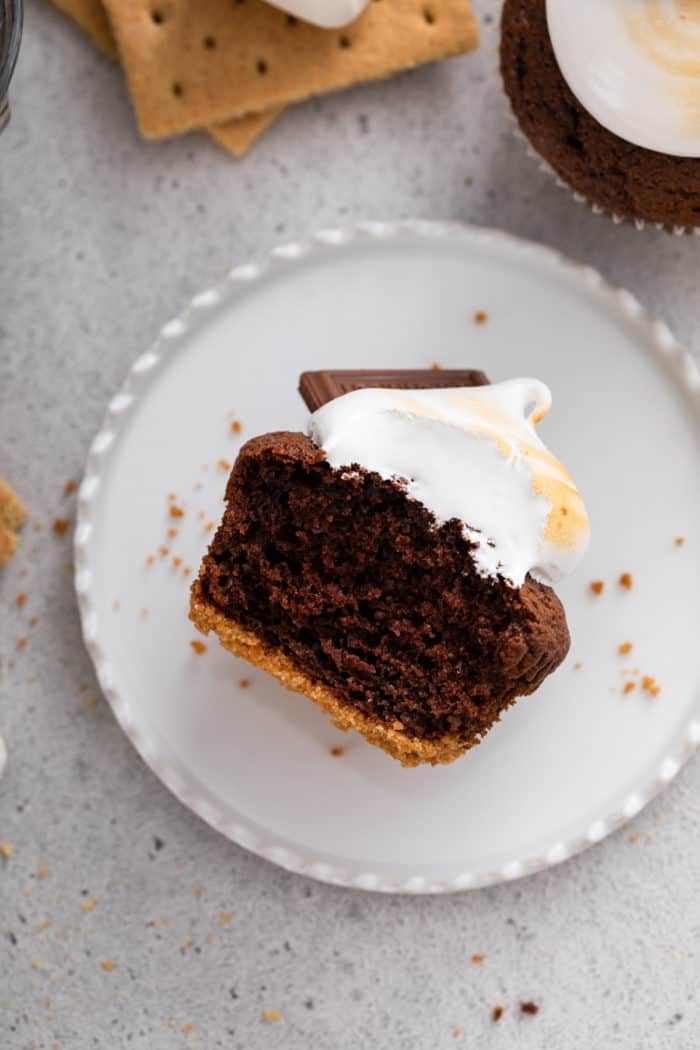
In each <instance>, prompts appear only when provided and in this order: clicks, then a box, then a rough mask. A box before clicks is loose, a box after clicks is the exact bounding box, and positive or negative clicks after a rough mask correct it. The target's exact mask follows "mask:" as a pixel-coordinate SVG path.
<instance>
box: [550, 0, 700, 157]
mask: <svg viewBox="0 0 700 1050" xmlns="http://www.w3.org/2000/svg"><path fill="white" fill-rule="evenodd" d="M547 23H548V27H549V35H550V38H551V41H552V47H553V49H554V54H555V55H556V59H557V63H558V65H559V68H560V69H561V72H562V75H563V77H564V79H565V80H566V82H567V84H568V85H569V87H570V88H571V90H572V91H573V93H574V95H576V97H577V98H578V100H579V102H581V104H582V105H583V106H585V108H586V109H587V110H588V112H589V113H591V114H592V116H594V117H595V119H596V120H597V121H598V123H599V124H602V125H603V127H605V128H607V129H608V130H609V131H612V132H613V133H614V134H615V135H619V136H620V138H623V139H625V140H626V141H627V142H632V143H634V144H635V145H637V146H643V147H644V148H645V149H650V150H656V151H657V152H659V153H669V154H671V155H673V156H678V157H700V0H585V2H583V3H580V2H579V3H577V2H576V0H547Z"/></svg>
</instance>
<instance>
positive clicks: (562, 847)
mask: <svg viewBox="0 0 700 1050" xmlns="http://www.w3.org/2000/svg"><path fill="white" fill-rule="evenodd" d="M481 310H483V311H486V312H487V313H488V321H487V323H486V324H482V325H477V324H475V323H474V319H473V318H474V314H475V313H476V312H477V311H481ZM433 361H439V362H440V363H441V364H442V365H443V366H445V367H463V366H475V367H479V368H484V369H486V370H487V372H488V373H489V375H490V376H491V378H492V379H494V380H499V379H505V378H507V377H509V376H516V375H523V374H531V375H535V376H538V377H540V378H542V379H544V380H546V382H547V383H548V384H549V385H550V386H551V388H552V390H553V394H554V408H553V410H552V413H551V415H550V417H549V418H548V419H547V420H546V421H545V422H544V423H543V424H542V428H541V430H542V434H543V437H544V439H545V441H546V442H547V444H548V445H550V447H551V448H553V449H554V450H555V451H556V452H557V453H558V454H560V455H561V457H562V458H563V460H564V462H565V463H566V464H567V465H568V466H569V468H570V469H571V471H572V473H573V474H574V476H575V478H576V479H577V481H578V482H579V485H580V487H581V489H582V491H583V493H584V495H585V497H586V499H587V503H588V508H589V511H590V515H591V518H592V522H593V542H592V545H591V548H590V552H589V554H588V555H587V557H586V560H585V562H584V564H583V567H582V569H581V570H580V572H579V573H578V575H577V576H576V578H574V579H571V580H569V581H567V582H566V583H565V584H564V585H563V586H562V587H561V588H560V594H561V597H562V599H563V601H564V603H565V605H566V608H567V611H568V617H569V623H570V627H571V633H572V636H573V646H572V650H571V654H570V656H569V658H568V659H567V660H566V662H565V663H564V665H563V666H562V667H561V668H560V669H559V670H558V671H557V672H556V673H555V674H554V675H552V676H551V677H550V678H549V679H548V680H547V681H546V683H545V684H544V685H543V687H542V688H541V689H540V690H539V692H538V693H537V694H536V695H535V696H533V697H530V698H526V699H524V700H521V701H520V702H519V703H518V704H517V705H516V706H515V707H514V708H512V709H511V710H510V711H509V712H508V713H507V714H506V716H505V717H504V718H503V721H502V722H501V723H500V724H499V725H498V726H496V727H495V729H494V730H493V731H492V732H491V733H490V734H489V736H488V737H487V739H486V741H485V742H484V743H483V744H482V745H481V746H480V747H478V748H476V749H475V750H473V751H472V752H471V753H468V754H467V755H466V756H465V757H464V758H462V759H461V760H459V761H458V762H456V763H454V764H453V765H452V766H448V767H441V768H436V769H432V768H419V769H413V770H411V769H403V768H401V766H399V765H398V764H397V763H396V762H394V761H393V760H392V759H390V758H389V757H388V756H387V755H385V754H384V753H383V752H382V751H379V750H376V749H374V748H372V747H370V746H369V745H368V744H366V743H365V742H364V741H363V740H361V739H360V738H358V737H357V736H355V735H352V736H349V737H345V736H343V735H342V734H341V733H339V732H338V731H337V730H336V729H334V727H333V726H332V725H331V723H330V722H329V721H328V720H327V719H326V717H325V716H324V715H323V714H322V713H321V712H320V711H319V710H318V709H317V708H316V707H314V706H313V705H312V704H310V703H309V702H308V701H307V700H305V699H303V698H301V697H298V696H295V695H293V694H290V693H287V692H286V691H285V690H283V689H282V688H281V687H280V686H279V685H278V684H277V683H276V682H275V681H274V680H273V679H271V678H269V677H267V676H266V675H265V674H263V673H262V672H260V671H257V670H255V669H252V668H249V667H248V666H247V665H245V664H244V663H243V662H241V661H237V660H236V659H234V658H233V657H231V656H230V655H228V654H227V653H225V652H224V651H222V650H220V649H219V647H218V645H217V643H216V641H215V640H211V639H210V640H209V642H208V651H207V652H206V653H205V654H204V655H197V654H196V653H195V652H194V651H193V650H192V648H191V647H190V641H191V640H192V639H195V638H196V637H197V635H196V632H195V631H194V630H193V628H192V626H191V625H190V624H189V622H188V619H187V609H188V583H189V580H190V579H191V578H192V576H190V577H188V578H186V577H185V576H184V575H183V569H184V568H187V567H190V568H191V569H192V573H193V574H194V573H196V570H197V567H198V564H199V560H200V557H201V555H202V554H203V552H204V549H205V546H206V544H207V542H208V538H207V535H205V533H204V525H205V524H207V523H208V521H209V520H218V517H219V516H220V513H221V510H222V504H221V498H222V495H223V490H224V484H225V480H226V475H225V472H224V469H223V468H220V467H218V466H217V461H218V460H219V459H220V458H222V457H223V458H224V459H226V460H228V461H232V460H233V459H234V458H235V456H236V453H237V450H238V448H239V446H240V443H241V440H242V439H244V438H246V437H251V436H253V435H255V434H258V433H261V432H264V431H268V430H277V429H285V428H291V429H294V428H297V429H298V428H303V427H304V424H305V419H306V413H305V409H304V406H303V404H302V402H301V400H300V398H299V396H298V395H297V393H296V386H297V380H298V376H299V373H300V372H301V371H303V370H304V369H317V368H323V367H341V368H342V367H359V368H362V367H378V366H386V367H426V366H427V365H430V364H431V363H432V362H433ZM699 405H700V379H699V377H698V372H697V370H696V368H695V366H694V364H693V362H692V361H691V359H690V358H689V357H688V356H687V355H686V354H685V353H683V352H682V351H681V350H680V349H679V348H678V346H677V345H676V343H675V342H674V339H673V337H672V336H671V334H670V333H669V331H668V329H667V328H666V327H665V326H663V325H661V324H659V323H656V322H653V321H652V320H650V319H649V318H648V317H647V315H646V314H645V313H644V311H643V310H642V308H641V307H640V306H639V305H638V303H637V302H636V301H635V300H634V299H633V298H632V297H631V296H630V295H629V294H627V293H625V292H620V291H616V290H613V289H611V288H610V287H608V286H607V285H606V284H604V282H603V281H602V279H601V278H600V277H599V276H598V274H596V273H595V272H594V271H593V270H591V269H588V268H585V267H580V266H577V265H574V264H571V263H569V262H567V261H565V260H563V259H562V258H561V257H559V256H558V255H556V254H555V253H554V252H552V251H550V250H548V249H546V248H542V247H538V246H536V245H533V244H528V243H525V242H522V241H518V240H515V239H514V238H512V237H509V236H507V235H505V234H503V233H497V232H492V231H485V230H478V229H469V228H465V227H461V226H456V225H446V224H428V223H404V224H398V225H395V224H380V223H376V224H371V225H366V226H363V227H359V228H357V229H355V230H351V231H337V230H332V231H327V232H325V233H322V234H319V235H318V236H317V237H315V238H313V239H311V240H309V241H306V242H303V243H298V244H292V245H287V246H285V247H283V248H280V249H278V250H277V251H274V252H273V253H272V254H271V255H270V256H269V257H268V258H267V259H265V260H264V261H262V262H261V263H254V264H250V265H247V266H241V267H237V268H236V269H234V270H232V271H231V273H230V274H229V275H228V277H227V278H226V279H225V280H224V281H223V282H222V283H221V284H220V285H218V286H217V287H216V288H212V289H211V290H210V291H207V292H204V293H203V294H202V295H200V296H198V297H197V298H196V299H195V300H194V301H193V302H192V303H191V304H190V306H189V307H188V308H187V310H186V311H185V313H184V314H183V315H182V316H181V317H179V318H178V319H177V320H175V321H172V322H171V323H170V324H167V325H166V326H165V328H163V330H162V332H161V334H160V337H159V339H158V341H157V343H156V344H155V346H154V347H153V348H152V349H151V350H150V351H148V353H146V354H145V355H144V356H143V357H141V358H139V360H138V361H137V362H136V363H135V365H134V366H133V369H132V371H131V375H130V376H129V379H128V381H127V384H126V386H125V387H124V389H123V391H122V392H121V393H120V394H118V395H117V396H116V397H115V398H114V400H113V401H112V403H111V404H110V407H109V412H108V414H107V418H106V421H105V424H104V427H103V429H102V431H101V432H100V434H99V435H98V436H97V438H96V439H95V442H94V444H93V446H92V450H91V452H90V457H89V460H88V465H87V472H86V476H85V480H84V481H83V484H82V486H81V489H80V500H79V523H78V529H77V533H76V566H77V570H76V571H77V580H76V583H77V591H78V596H79V601H80V608H81V613H82V618H83V627H84V634H85V640H86V643H87V646H88V648H89V650H90V653H91V655H92V658H93V660H94V662H95V667H96V670H97V674H98V676H99V679H100V683H101V685H102V688H103V690H104V693H105V696H106V697H107V699H108V700H109V702H110V704H111V705H112V707H113V709H114V712H115V714H116V716H117V718H118V719H119V721H120V723H121V725H122V726H123V728H124V730H125V731H126V733H127V734H128V735H129V737H130V738H131V740H132V741H133V742H134V744H135V746H136V747H137V748H138V750H139V752H140V753H141V755H142V756H143V758H144V759H145V761H146V762H148V764H149V765H150V766H151V768H152V769H153V770H154V771H155V772H156V774H157V775H158V776H159V777H160V778H161V779H162V780H163V782H164V783H165V784H167V786H168V787H169V788H170V789H171V790H172V791H173V792H174V793H175V794H176V795H177V796H178V798H180V799H181V800H182V801H183V802H184V803H185V804H186V805H188V806H189V807H190V808H191V809H193V810H194V811H195V812H197V813H199V814H200V815H201V816H202V817H203V818H204V820H206V821H208V822H209V823H210V824H211V825H213V826H214V827H216V828H218V829H219V830H220V831H222V832H223V833H224V834H225V835H228V836H229V837H230V838H231V839H233V840H234V841H235V842H238V843H240V844H242V845H243V846H246V847H247V848H248V849H251V850H253V851H255V852H256V853H259V854H261V855H262V856H264V857H267V858H268V859H270V860H272V861H274V862H276V863H278V864H281V865H282V866H284V867H286V868H289V869H291V870H293V871H297V872H302V873H304V874H307V875H311V876H313V877H315V878H318V879H323V880H325V881H328V882H334V883H339V884H343V885H349V886H355V887H361V888H365V889H375V890H395V891H404V892H445V891H450V890H456V889H463V888H467V887H470V886H477V885H484V884H487V883H493V882H498V881H500V880H504V879H509V878H515V877H517V876H520V875H523V874H527V873H529V872H532V871H535V870H537V869H539V868H542V867H545V866H546V865H549V864H554V863H556V862H557V861H560V860H562V859H564V858H565V857H567V856H570V855H571V854H572V853H574V852H576V851H577V850H580V849H582V848H583V847H584V846H586V845H588V844H590V843H592V842H596V841H598V840H599V839H601V838H602V837H603V836H604V835H606V834H608V833H609V832H610V831H611V830H612V829H613V828H615V827H617V826H619V825H620V824H621V823H622V822H623V821H624V820H625V819H626V818H628V817H631V816H633V815H634V814H635V813H636V812H638V810H639V809H641V807H642V806H643V805H644V804H645V802H647V801H648V800H649V799H650V798H651V797H652V796H653V794H654V793H655V792H656V791H657V790H658V789H659V788H660V787H661V786H662V785H663V784H664V783H666V782H667V781H669V780H670V779H671V778H672V777H673V776H674V774H675V773H676V772H677V770H678V769H679V767H680V765H681V764H682V762H683V761H684V759H685V758H686V757H687V755H688V754H689V753H690V751H691V750H692V748H693V746H694V745H696V744H697V743H698V741H699V740H700V714H699V711H698V685H699V673H698V654H697V631H698V624H699V623H700V588H698V586H697V581H698V578H699V577H700V547H699V544H698V539H699V538H700V486H699V485H698V470H699V466H700V429H699V426H698V409H699ZM232 413H233V416H232ZM232 419H237V420H239V421H240V422H241V423H242V427H243V431H242V434H240V435H237V434H235V433H234V432H233V431H232V429H231V425H230V424H231V421H232ZM205 468H206V469H205ZM200 486H201V487H200ZM169 493H173V494H175V495H176V497H177V505H178V506H179V507H182V508H183V509H184V510H185V515H184V517H183V518H181V519H174V518H171V517H170V516H169V513H168V505H169V503H168V494H169ZM172 527H177V528H178V530H179V532H178V536H177V537H176V538H168V536H167V530H168V528H172ZM677 536H684V537H686V542H685V544H684V545H683V546H682V547H679V546H676V544H675V542H674V539H675V537H677ZM161 545H167V546H168V547H169V548H170V553H169V555H168V557H167V558H164V557H162V556H161V555H160V554H158V548H159V547H160V546H161ZM149 554H154V555H155V556H156V563H155V564H154V565H152V566H148V565H147V556H148V555H149ZM173 556H177V557H181V558H183V564H181V565H180V566H178V567H177V568H175V567H173V566H172V564H171V559H172V557H173ZM623 571H629V572H631V573H632V574H633V580H634V586H633V589H632V590H631V591H626V590H625V589H623V588H621V587H620V586H619V585H618V584H617V582H616V581H617V578H618V576H619V575H620V573H622V572H623ZM593 579H602V580H605V582H606V588H605V591H604V593H603V594H602V595H601V596H600V597H597V598H596V597H594V596H593V595H592V594H591V592H590V590H589V586H588V585H589V581H591V580H593ZM144 610H147V612H144ZM627 640H629V641H632V642H633V643H634V651H633V653H632V654H631V656H630V657H629V658H626V659H623V658H622V657H620V656H619V655H618V653H617V647H618V645H619V644H620V643H622V642H624V641H627ZM576 663H581V664H582V665H583V666H582V667H581V668H580V669H579V670H575V669H574V665H575V664H576ZM633 668H638V669H639V672H640V674H642V675H651V676H653V677H654V678H655V679H656V680H657V681H658V683H659V684H660V685H661V693H660V695H659V696H658V697H657V698H656V699H652V698H651V697H650V696H649V695H647V694H645V693H643V692H642V691H641V690H640V689H639V688H637V689H635V690H634V691H633V692H631V693H629V694H628V695H622V694H621V686H622V684H623V682H624V681H627V680H628V677H629V680H637V681H638V680H639V675H637V676H628V677H623V675H622V672H623V671H624V670H626V669H629V670H632V669H633ZM243 677H245V678H247V679H248V680H249V682H250V685H249V687H248V688H245V689H241V688H240V686H239V680H240V679H241V678H243ZM336 745H341V746H344V747H345V749H346V750H345V753H344V755H342V757H333V756H332V755H331V753H330V749H331V748H332V747H334V746H336Z"/></svg>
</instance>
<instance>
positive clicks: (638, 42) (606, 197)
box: [501, 0, 700, 233]
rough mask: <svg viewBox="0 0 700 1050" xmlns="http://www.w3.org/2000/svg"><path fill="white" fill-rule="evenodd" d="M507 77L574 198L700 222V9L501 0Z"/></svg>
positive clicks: (523, 121)
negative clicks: (502, 4)
mask: <svg viewBox="0 0 700 1050" xmlns="http://www.w3.org/2000/svg"><path fill="white" fill-rule="evenodd" d="M501 73H502V76H503V83H504V87H505V90H506V93H507V95H508V97H509V99H510V103H511V106H512V109H513V113H514V115H515V118H516V120H517V122H518V124H519V126H520V129H521V131H522V132H523V134H524V135H525V136H526V138H527V139H528V140H529V142H530V143H531V145H532V147H533V148H534V150H535V151H536V152H537V153H538V154H539V155H540V157H541V158H542V159H543V160H544V161H546V162H547V163H548V164H549V166H550V167H551V168H552V169H553V170H554V172H555V173H556V175H557V176H559V178H560V179H561V180H562V181H563V182H564V183H565V184H566V185H567V186H568V187H569V188H570V189H571V190H572V191H573V192H574V195H575V197H576V199H577V200H586V201H588V202H589V203H590V204H591V205H592V206H593V208H594V210H595V211H604V212H606V213H608V214H609V215H610V216H612V218H613V219H614V220H615V221H617V222H621V221H623V220H630V221H633V222H635V223H636V224H637V226H639V227H642V226H644V225H645V224H646V223H653V224H655V225H657V226H663V227H666V228H673V229H674V230H675V231H676V232H679V233H682V232H697V231H698V230H699V229H700V4H697V3H694V2H691V0H677V2H676V3H675V4H668V3H665V2H664V0H645V2H644V3H641V2H640V0H621V2H618V3H610V0H586V3H585V4H577V3H572V2H571V0H505V3H504V6H503V16H502V25H501Z"/></svg>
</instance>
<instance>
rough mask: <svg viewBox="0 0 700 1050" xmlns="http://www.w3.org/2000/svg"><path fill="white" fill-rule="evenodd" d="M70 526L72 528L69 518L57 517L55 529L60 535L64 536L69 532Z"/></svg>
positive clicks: (54, 524)
mask: <svg viewBox="0 0 700 1050" xmlns="http://www.w3.org/2000/svg"><path fill="white" fill-rule="evenodd" d="M69 528H70V522H69V521H68V519H67V518H56V520H55V521H54V523H53V531H54V532H55V533H56V534H57V535H58V536H64V535H65V534H66V532H68V529H69Z"/></svg>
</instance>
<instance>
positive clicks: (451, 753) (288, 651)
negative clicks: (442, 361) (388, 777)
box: [190, 372, 587, 765]
mask: <svg viewBox="0 0 700 1050" xmlns="http://www.w3.org/2000/svg"><path fill="white" fill-rule="evenodd" d="M379 375H381V376H383V381H385V382H388V381H391V380H392V379H393V382H394V384H395V385H396V384H398V382H399V381H398V380H396V377H391V378H389V377H387V374H386V373H381V374H379ZM316 378H317V377H316ZM326 379H327V376H326ZM373 381H374V382H377V381H378V378H377V374H375V376H374V377H372V376H368V377H366V378H365V379H364V380H358V378H357V374H355V373H351V374H349V376H348V375H345V377H344V378H343V377H341V384H342V383H344V384H345V387H346V388H347V385H348V384H350V385H351V386H353V385H354V386H355V387H357V386H358V385H360V383H361V382H365V383H368V384H369V383H372V382H373ZM419 381H422V382H423V383H425V382H430V383H431V386H432V389H430V390H425V389H424V390H406V389H403V390H398V389H396V388H394V389H378V388H374V389H368V388H365V389H355V390H354V392H352V393H348V394H344V395H343V396H340V397H338V398H337V399H333V400H331V401H330V402H329V403H328V404H326V405H325V406H323V407H321V408H319V409H318V410H317V411H316V412H314V414H313V415H312V417H311V423H310V428H309V432H310V436H306V435H304V434H300V433H286V432H282V433H273V434H266V435H263V436H261V437H258V438H254V439H253V440H252V441H249V442H248V443H247V444H246V445H245V446H244V447H243V448H242V450H241V452H240V454H239V457H238V459H237V461H236V464H235V466H234V468H233V472H232V474H231V477H230V479H229V482H228V486H227V490H226V503H227V508H226V512H225V514H224V518H223V521H222V523H221V525H220V527H219V529H218V531H217V533H216V535H215V537H214V540H213V542H212V544H211V547H210V549H209V552H208V554H207V555H206V557H205V559H204V562H203V564H202V568H201V572H200V575H199V579H198V581H197V582H196V583H195V584H194V587H193V589H192V600H191V612H190V615H191V618H192V620H193V621H194V623H195V624H196V625H197V627H198V628H199V629H200V630H201V631H203V632H204V633H208V632H209V631H212V630H213V631H215V632H216V634H217V635H218V637H219V640H220V641H221V643H222V645H223V646H224V647H225V648H227V649H229V650H230V651H231V652H233V653H236V654H237V655H239V656H242V657H244V658H245V659H247V660H249V661H250V662H251V663H253V664H255V665H256V666H258V667H261V668H263V669H264V670H267V671H269V672H270V673H271V674H273V675H275V676H276V677H277V678H278V679H279V680H280V681H281V682H283V683H284V684H285V685H286V686H288V687H289V688H290V689H293V690H295V691H297V692H300V693H303V694H304V695H306V696H308V697H309V698H310V699H311V700H313V701H314V702H315V703H317V704H318V705H319V706H320V707H322V708H323V709H324V710H326V711H327V712H328V713H329V714H330V715H331V717H332V718H333V721H334V722H335V723H336V724H337V725H338V726H339V727H340V728H341V729H350V728H353V729H356V730H357V731H358V732H360V733H361V734H362V735H363V736H364V737H365V738H366V739H367V740H369V741H370V743H373V744H376V745H378V746H379V747H382V748H383V749H384V750H385V751H387V752H388V753H389V754H391V755H393V756H394V757H395V758H398V759H399V760H400V761H401V762H402V763H403V764H404V765H417V764H418V763H421V762H429V763H433V764H435V763H440V762H451V761H453V760H454V759H455V758H457V757H458V756H459V755H460V754H462V753H463V752H464V751H465V750H466V749H468V748H469V747H472V746H473V745H474V744H476V743H478V742H479V741H480V740H481V739H482V737H483V735H484V734H485V733H486V732H487V730H488V729H489V728H490V727H491V726H492V725H493V724H494V722H496V721H497V720H498V718H499V716H500V714H501V712H502V711H503V710H504V709H505V708H506V707H507V706H508V705H509V704H511V703H512V702H513V701H514V700H515V699H516V697H518V696H523V695H525V694H527V693H531V692H533V691H534V690H535V689H536V688H537V687H538V686H539V684H540V683H541V682H542V680H543V679H544V678H545V676H546V675H548V674H549V673H550V672H551V671H553V670H554V669H555V668H556V667H557V665H558V664H559V663H560V662H561V661H562V660H563V658H564V656H565V655H566V653H567V650H568V647H569V634H568V630H567V626H566V618H565V614H564V610H563V608H562V605H561V603H560V602H559V600H558V598H557V597H556V595H555V594H554V592H553V591H552V590H551V588H550V587H549V586H548V585H547V583H546V582H545V580H547V579H550V578H552V577H554V576H556V575H557V574H558V572H559V571H561V570H562V569H563V568H569V567H571V564H572V563H573V561H575V560H576V559H577V558H578V556H580V554H581V553H582V550H583V548H584V547H585V542H586V538H587V519H586V517H585V511H584V510H583V505H582V502H581V499H580V496H579V495H578V492H577V491H576V489H575V488H574V486H573V484H572V483H571V481H570V479H569V478H568V475H566V474H565V472H564V471H563V468H561V467H560V465H559V464H557V463H556V461H555V460H553V459H552V458H551V457H550V456H549V455H548V453H547V452H546V450H545V449H544V446H542V445H541V443H540V442H539V439H538V438H537V436H536V434H535V431H534V423H533V420H534V418H535V417H536V416H537V414H538V413H540V412H543V411H544V410H546V407H547V405H546V402H547V396H548V392H547V391H546V388H545V387H543V386H542V385H541V384H537V383H535V382H534V381H529V380H523V381H515V382H514V383H510V384H500V385H498V386H486V385H484V383H485V377H484V376H483V375H482V374H480V373H459V374H457V375H450V374H449V373H446V372H438V373H429V377H428V378H425V377H423V378H422V380H419V379H418V378H416V377H414V378H412V377H411V374H410V373H403V374H402V377H401V385H402V386H403V387H404V388H406V387H409V386H410V385H411V383H418V382H419ZM436 381H438V382H440V383H442V384H443V386H442V388H440V389H435V387H436ZM449 382H453V383H455V384H457V385H456V386H455V388H454V389H449V388H447V386H446V384H447V383H449ZM312 388H313V389H312ZM341 390H342V385H341V386H340V387H338V386H336V390H335V392H338V393H339V392H340V391H341ZM305 391H306V393H307V394H309V395H310V396H312V395H313V394H318V383H317V382H316V383H315V384H314V381H313V377H312V380H310V381H308V380H307V382H306V383H305ZM331 392H332V391H331ZM531 404H532V406H533V408H532V412H530V413H529V415H527V414H525V410H528V409H529V408H530V405H531ZM409 461H411V462H412V467H411V469H410V470H408V469H406V464H407V463H408V462H409ZM487 504H490V505H489V506H488V507H487ZM470 507H471V508H472V509H473V513H472V512H471V511H470V510H469V508H470ZM533 558H534V561H533ZM538 577H539V578H538Z"/></svg>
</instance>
